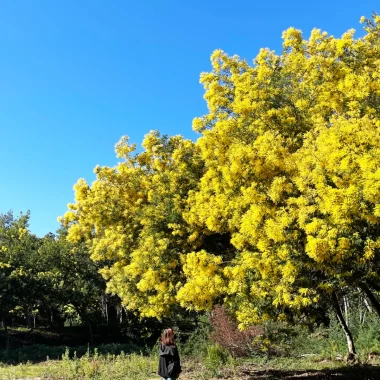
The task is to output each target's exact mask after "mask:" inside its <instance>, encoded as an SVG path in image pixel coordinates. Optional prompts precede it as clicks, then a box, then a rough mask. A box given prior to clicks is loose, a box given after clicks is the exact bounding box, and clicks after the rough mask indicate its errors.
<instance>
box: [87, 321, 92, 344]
mask: <svg viewBox="0 0 380 380" xmlns="http://www.w3.org/2000/svg"><path fill="white" fill-rule="evenodd" d="M87 326H88V341H89V343H90V344H93V343H94V333H93V331H92V325H91V322H90V321H87Z"/></svg>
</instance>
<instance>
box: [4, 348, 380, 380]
mask: <svg viewBox="0 0 380 380" xmlns="http://www.w3.org/2000/svg"><path fill="white" fill-rule="evenodd" d="M224 355H225V353H221V352H218V350H217V349H216V348H215V347H213V348H211V349H210V350H209V352H208V355H207V357H204V358H203V360H201V359H195V358H189V357H187V358H185V360H184V361H183V369H184V371H183V374H182V375H181V377H180V379H181V380H195V379H197V380H200V379H203V380H206V379H216V378H220V379H230V380H234V379H236V380H237V379H267V380H269V379H275V380H277V379H287V380H288V379H293V378H294V379H297V378H298V377H299V376H300V374H302V376H303V377H305V378H306V379H307V378H308V377H310V378H311V379H315V378H318V379H319V378H321V379H323V378H324V377H316V376H324V374H325V375H326V376H331V375H334V374H339V376H340V377H339V376H338V377H339V378H340V379H358V378H363V379H364V378H366V377H364V376H363V377H361V374H364V373H365V374H367V373H370V375H371V376H372V377H368V378H373V379H375V378H380V369H379V367H375V366H360V365H356V366H349V365H347V364H346V363H345V362H344V361H338V360H327V359H323V358H322V357H317V356H316V357H308V358H288V357H279V358H272V359H270V360H267V359H265V358H264V357H255V358H250V359H240V360H235V359H232V358H231V357H227V356H224ZM157 360H158V359H157V356H156V355H155V354H154V353H151V354H145V355H144V354H136V353H131V354H125V353H120V354H118V355H116V354H102V355H100V354H99V353H98V351H97V350H96V349H95V350H94V352H93V353H92V354H90V352H89V351H88V352H87V353H86V354H85V355H83V356H82V357H77V356H76V355H74V356H73V357H71V355H70V353H69V351H68V350H67V351H66V353H65V354H64V355H63V356H62V359H61V360H46V361H44V362H41V363H38V364H37V363H35V364H33V363H30V362H28V363H24V364H18V365H5V364H2V365H0V379H1V380H5V379H6V380H8V379H9V380H10V379H35V378H39V379H41V380H42V379H50V380H55V379H56V380H58V379H60V380H68V379H72V380H74V379H77V380H85V379H94V380H106V379H112V380H122V379H123V380H126V379H130V380H156V379H157V380H158V379H159V377H158V376H157V375H156V370H157ZM373 364H375V363H373ZM368 371H370V372H368ZM351 376H352V377H351ZM355 376H356V377H355ZM358 376H359V377H358ZM326 378H328V377H326Z"/></svg>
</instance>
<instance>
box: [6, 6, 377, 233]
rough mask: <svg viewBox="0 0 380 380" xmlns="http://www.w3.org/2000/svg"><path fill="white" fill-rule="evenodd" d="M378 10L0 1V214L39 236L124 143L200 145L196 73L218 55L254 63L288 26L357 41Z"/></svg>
mask: <svg viewBox="0 0 380 380" xmlns="http://www.w3.org/2000/svg"><path fill="white" fill-rule="evenodd" d="M379 8H380V7H379V5H378V1H369V0H368V1H350V0H346V1H342V0H329V1H325V0H320V1H316V2H309V1H301V0H293V1H292V0H289V1H286V2H285V1H273V0H272V1H254V0H241V1H224V0H219V1H215V0H209V1H200V0H198V1H178V0H177V1H172V0H170V1H165V0H160V1H158V0H157V1H156V0H155V1H153V0H151V1H148V0H146V1H142V0H140V1H126V0H124V1H122V0H120V1H118V0H112V1H96V0H92V1H90V0H81V1H72V0H65V1H58V0H46V1H42V0H33V1H30V0H24V1H21V0H3V1H2V2H1V12H0V86H1V87H0V131H1V135H0V162H1V168H2V171H1V177H0V178H1V184H0V213H5V212H7V211H8V210H10V209H12V210H13V211H14V213H15V214H18V213H19V212H20V211H24V212H25V211H26V210H30V211H31V223H30V228H31V231H32V232H33V233H36V234H37V235H39V236H43V235H44V234H46V233H47V232H49V231H52V232H54V231H55V230H56V229H57V228H58V223H57V221H56V219H57V216H59V215H62V214H63V213H64V212H65V211H66V205H67V203H68V202H72V200H73V190H72V186H73V184H74V183H75V182H76V181H77V179H78V178H81V177H84V178H86V179H87V180H88V181H92V180H93V178H94V176H93V174H92V171H93V168H94V167H95V166H96V165H97V164H99V165H110V166H113V165H115V164H116V162H117V160H116V158H115V154H114V145H115V143H116V142H117V141H118V140H119V138H120V137H121V136H123V135H128V136H130V138H131V140H132V142H136V143H137V144H138V145H140V144H141V141H142V139H143V136H144V134H146V133H147V132H149V131H150V130H151V129H158V130H160V132H162V133H166V134H171V135H172V134H182V135H184V136H185V137H187V138H192V139H196V137H197V136H196V134H195V133H194V132H192V130H191V122H192V119H193V118H194V117H195V116H199V115H202V114H204V113H205V112H206V107H205V102H204V100H203V98H202V96H203V88H202V87H201V85H200V84H199V74H200V73H201V72H202V71H207V70H209V69H210V62H209V57H210V55H211V53H212V51H213V50H214V49H217V48H220V49H223V50H225V51H226V52H228V53H229V54H238V55H240V56H241V57H244V58H247V59H248V60H249V61H251V60H252V59H253V58H254V57H255V56H256V54H257V53H258V50H259V49H260V48H261V47H269V48H271V49H274V50H276V51H278V52H279V51H280V49H281V33H282V31H283V30H285V29H286V28H288V27H290V26H294V27H296V28H299V29H302V30H303V32H304V34H305V36H308V35H309V33H310V31H311V29H312V28H313V27H318V28H320V29H322V30H326V31H328V32H329V33H330V34H333V35H336V36H338V35H341V34H342V33H343V32H344V31H346V30H347V29H350V28H355V29H357V31H358V35H360V34H362V26H361V25H360V24H359V18H360V16H362V15H364V16H370V15H371V13H372V11H378V12H380V9H379Z"/></svg>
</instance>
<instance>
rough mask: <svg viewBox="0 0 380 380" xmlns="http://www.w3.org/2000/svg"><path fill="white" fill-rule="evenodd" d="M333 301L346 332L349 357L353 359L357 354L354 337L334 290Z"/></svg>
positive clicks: (340, 322) (337, 315)
mask: <svg viewBox="0 0 380 380" xmlns="http://www.w3.org/2000/svg"><path fill="white" fill-rule="evenodd" d="M332 303H333V307H334V311H335V314H336V317H337V318H338V321H339V324H340V326H341V327H342V330H343V332H344V334H345V335H346V340H347V348H348V359H349V360H352V359H353V357H355V354H356V351H355V345H354V339H353V338H352V334H351V331H350V330H349V328H348V326H347V323H346V321H345V319H344V317H343V314H342V310H341V308H340V305H339V301H338V297H337V295H336V293H335V292H333V294H332Z"/></svg>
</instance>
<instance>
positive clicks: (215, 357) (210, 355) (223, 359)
mask: <svg viewBox="0 0 380 380" xmlns="http://www.w3.org/2000/svg"><path fill="white" fill-rule="evenodd" d="M231 361H232V358H231V357H230V354H229V353H228V351H227V350H226V349H224V348H223V347H221V346H219V345H218V344H211V345H209V346H208V347H207V356H206V358H205V360H204V365H205V367H206V369H207V370H208V372H209V374H210V375H211V376H219V375H220V372H221V370H222V368H223V366H224V365H226V364H227V363H228V362H231Z"/></svg>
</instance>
